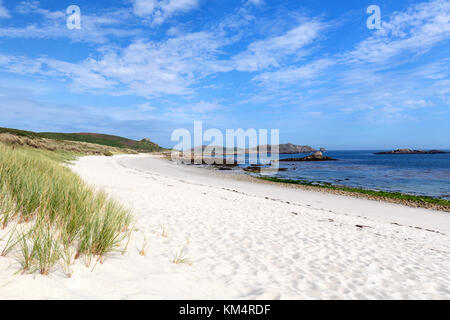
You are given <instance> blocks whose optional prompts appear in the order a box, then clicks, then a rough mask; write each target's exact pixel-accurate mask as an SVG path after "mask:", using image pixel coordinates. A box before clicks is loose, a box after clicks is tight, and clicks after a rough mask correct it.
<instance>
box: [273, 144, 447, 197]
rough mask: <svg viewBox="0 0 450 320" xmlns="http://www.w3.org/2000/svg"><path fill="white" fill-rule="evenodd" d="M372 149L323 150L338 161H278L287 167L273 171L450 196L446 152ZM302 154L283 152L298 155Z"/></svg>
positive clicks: (284, 175) (287, 176)
mask: <svg viewBox="0 0 450 320" xmlns="http://www.w3.org/2000/svg"><path fill="white" fill-rule="evenodd" d="M374 152H376V151H327V152H325V155H327V156H329V157H332V158H335V159H338V160H339V161H329V162H328V161H325V162H280V167H281V168H288V169H289V170H288V171H282V172H279V173H278V174H276V177H279V178H285V179H304V180H309V181H317V182H329V183H332V184H337V185H345V186H351V187H360V188H364V189H371V190H382V191H392V192H395V191H398V192H402V193H408V194H413V195H427V196H432V197H438V198H442V199H447V200H448V199H450V154H424V155H375V154H373V153H374ZM304 156H305V154H283V155H280V158H294V157H297V158H301V157H304Z"/></svg>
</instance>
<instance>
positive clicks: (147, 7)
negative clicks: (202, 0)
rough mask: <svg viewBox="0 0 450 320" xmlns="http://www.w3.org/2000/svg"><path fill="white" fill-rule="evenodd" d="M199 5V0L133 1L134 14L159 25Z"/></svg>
mask: <svg viewBox="0 0 450 320" xmlns="http://www.w3.org/2000/svg"><path fill="white" fill-rule="evenodd" d="M198 5H199V0H133V12H134V13H135V14H136V15H137V16H139V17H143V18H146V19H147V20H149V21H150V22H151V23H152V24H155V25H158V24H162V23H163V22H164V21H165V20H166V19H168V18H170V17H171V16H173V15H175V14H178V13H181V12H187V11H190V10H192V9H194V8H196V7H197V6H198Z"/></svg>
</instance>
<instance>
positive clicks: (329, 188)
mask: <svg viewBox="0 0 450 320" xmlns="http://www.w3.org/2000/svg"><path fill="white" fill-rule="evenodd" d="M162 158H163V159H165V160H166V161H172V160H170V159H169V158H168V157H167V155H162ZM183 165H185V166H192V167H197V168H199V169H205V170H212V171H217V172H219V174H222V175H223V176H224V177H226V176H228V177H233V178H235V179H236V180H249V181H253V182H257V183H268V184H273V185H279V186H284V187H287V188H297V189H301V190H308V191H315V192H321V193H329V194H335V195H342V196H349V197H354V198H360V199H367V200H374V201H382V202H387V203H394V204H400V205H404V206H408V207H411V208H424V209H431V210H438V211H443V212H450V201H447V200H445V199H441V198H434V197H430V196H419V195H412V194H408V193H402V192H390V191H381V190H371V189H363V188H357V187H351V186H345V185H333V184H330V185H328V184H323V185H321V184H317V185H313V184H312V183H313V181H303V180H291V179H284V178H277V177H263V176H252V175H250V174H248V173H246V172H245V171H244V170H242V172H230V173H228V174H225V173H223V172H222V171H221V170H219V169H217V168H215V166H214V165H201V166H196V165H193V164H183ZM439 202H443V203H445V204H441V203H439ZM447 203H448V204H447Z"/></svg>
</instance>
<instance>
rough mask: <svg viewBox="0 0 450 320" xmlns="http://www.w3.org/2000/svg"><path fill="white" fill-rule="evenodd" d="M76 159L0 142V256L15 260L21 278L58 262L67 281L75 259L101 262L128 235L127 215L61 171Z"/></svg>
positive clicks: (65, 153) (66, 153)
mask: <svg viewBox="0 0 450 320" xmlns="http://www.w3.org/2000/svg"><path fill="white" fill-rule="evenodd" d="M22 137H26V136H23V135H22ZM79 155H80V153H77V152H70V151H66V150H54V151H50V150H45V149H40V148H34V149H33V148H30V147H28V146H15V145H14V146H10V145H6V144H4V143H1V142H0V177H1V179H0V229H6V230H9V232H8V234H7V235H6V236H4V239H2V240H3V241H2V242H1V244H2V246H3V247H0V253H1V255H2V256H7V255H10V254H16V255H17V256H18V260H19V261H20V263H21V266H22V271H23V272H29V273H35V272H39V273H41V274H43V275H46V274H48V273H49V272H50V271H51V270H52V268H53V267H54V266H55V265H56V264H57V263H58V262H60V263H61V264H62V265H64V266H65V268H64V269H65V270H67V274H68V275H69V276H70V274H71V272H70V265H71V264H72V263H73V260H74V259H78V258H80V257H84V258H85V259H86V264H87V265H89V264H90V261H91V259H92V258H93V257H97V258H98V259H99V260H101V259H103V258H104V256H105V255H106V254H107V253H109V252H111V251H113V250H116V249H117V248H118V247H119V246H120V245H121V243H122V240H124V239H125V238H126V237H127V235H129V233H128V232H127V230H128V227H129V225H130V223H131V216H130V214H129V212H128V211H127V210H126V209H124V208H123V207H121V206H120V205H119V204H118V203H116V202H114V201H112V200H111V199H109V198H108V197H107V196H106V195H105V194H104V193H98V192H94V191H93V190H92V189H91V188H89V187H88V186H87V185H86V184H85V183H84V182H83V181H82V180H81V178H80V177H79V176H77V175H76V174H74V173H73V172H72V171H71V170H70V169H69V168H67V167H65V166H63V165H61V162H63V161H69V160H72V159H74V158H75V157H77V156H79ZM13 224H15V225H13Z"/></svg>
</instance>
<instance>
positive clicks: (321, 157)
mask: <svg viewBox="0 0 450 320" xmlns="http://www.w3.org/2000/svg"><path fill="white" fill-rule="evenodd" d="M279 161H282V162H294V161H336V159H333V158H330V157H327V156H324V155H323V153H322V152H320V151H317V152H315V153H314V154H312V155H310V156H307V157H304V158H288V159H280V160H279Z"/></svg>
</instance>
